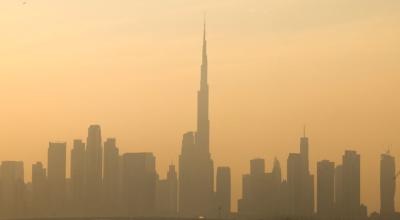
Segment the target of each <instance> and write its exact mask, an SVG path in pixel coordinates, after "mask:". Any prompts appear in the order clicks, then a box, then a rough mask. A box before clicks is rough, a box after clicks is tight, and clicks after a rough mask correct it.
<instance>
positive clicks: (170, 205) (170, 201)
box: [156, 165, 178, 216]
mask: <svg viewBox="0 0 400 220" xmlns="http://www.w3.org/2000/svg"><path fill="white" fill-rule="evenodd" d="M156 208H157V213H158V215H161V216H176V214H177V212H178V176H177V174H176V171H175V166H174V165H170V166H169V169H168V173H167V178H166V179H162V180H158V182H157V195H156Z"/></svg>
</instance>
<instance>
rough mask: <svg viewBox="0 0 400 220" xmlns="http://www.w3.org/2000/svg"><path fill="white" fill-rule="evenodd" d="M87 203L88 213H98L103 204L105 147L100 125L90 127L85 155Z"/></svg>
mask: <svg viewBox="0 0 400 220" xmlns="http://www.w3.org/2000/svg"><path fill="white" fill-rule="evenodd" d="M85 165H86V166H85V204H86V212H87V215H89V216H93V215H97V214H98V212H99V211H100V206H101V199H102V198H101V195H102V174H103V166H102V165H103V147H102V140H101V129H100V126H99V125H91V126H90V127H89V129H88V136H87V141H86V156H85Z"/></svg>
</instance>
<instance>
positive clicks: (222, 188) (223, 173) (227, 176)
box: [216, 167, 232, 219]
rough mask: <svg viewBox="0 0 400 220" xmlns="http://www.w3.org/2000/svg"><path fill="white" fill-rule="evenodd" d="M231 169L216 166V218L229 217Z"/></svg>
mask: <svg viewBox="0 0 400 220" xmlns="http://www.w3.org/2000/svg"><path fill="white" fill-rule="evenodd" d="M231 188H232V187H231V169H230V168H229V167H218V168H217V183H216V205H217V209H218V210H217V211H218V218H220V219H221V218H224V219H225V218H229V217H230V215H231Z"/></svg>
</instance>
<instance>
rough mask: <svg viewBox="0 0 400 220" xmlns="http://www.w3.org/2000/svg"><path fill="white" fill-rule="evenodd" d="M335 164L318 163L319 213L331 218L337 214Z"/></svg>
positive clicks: (321, 215) (327, 161) (324, 161)
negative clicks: (335, 209) (335, 210)
mask: <svg viewBox="0 0 400 220" xmlns="http://www.w3.org/2000/svg"><path fill="white" fill-rule="evenodd" d="M334 208H335V163H334V162H331V161H329V160H323V161H319V162H318V163H317V213H318V216H320V217H331V216H332V215H333V214H334V213H335V212H334Z"/></svg>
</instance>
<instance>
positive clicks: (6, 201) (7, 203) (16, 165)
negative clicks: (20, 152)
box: [0, 161, 26, 218]
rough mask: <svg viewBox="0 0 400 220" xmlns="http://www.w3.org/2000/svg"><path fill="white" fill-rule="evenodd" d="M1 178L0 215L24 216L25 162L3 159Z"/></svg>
mask: <svg viewBox="0 0 400 220" xmlns="http://www.w3.org/2000/svg"><path fill="white" fill-rule="evenodd" d="M0 179H1V185H0V216H1V217H3V218H7V217H14V218H15V217H23V216H24V214H26V209H25V207H26V204H25V198H24V194H25V193H24V191H25V182H24V163H23V162H22V161H3V162H2V163H1V167H0Z"/></svg>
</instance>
